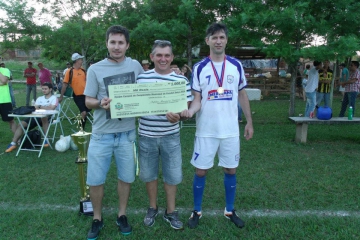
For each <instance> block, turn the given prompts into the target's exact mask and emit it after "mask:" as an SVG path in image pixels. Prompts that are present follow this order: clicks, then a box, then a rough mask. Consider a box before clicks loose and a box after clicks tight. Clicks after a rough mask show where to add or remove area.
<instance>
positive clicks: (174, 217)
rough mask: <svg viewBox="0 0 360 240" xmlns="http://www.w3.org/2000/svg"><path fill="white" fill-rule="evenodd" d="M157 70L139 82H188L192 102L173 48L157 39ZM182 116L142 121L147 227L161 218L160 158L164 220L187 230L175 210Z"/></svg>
mask: <svg viewBox="0 0 360 240" xmlns="http://www.w3.org/2000/svg"><path fill="white" fill-rule="evenodd" d="M150 58H151V60H152V62H154V65H155V68H154V69H152V70H150V71H146V72H145V73H143V74H140V75H139V76H138V78H137V83H139V84H141V83H155V82H164V81H166V82H173V81H185V82H186V89H187V100H188V102H189V101H191V91H190V84H189V81H188V80H187V78H186V77H184V76H183V75H178V74H176V73H174V72H173V71H172V70H171V68H170V64H171V62H172V61H173V59H174V55H173V52H172V45H171V43H170V42H169V41H166V40H156V41H155V42H154V45H153V47H152V52H151V54H150ZM179 120H180V115H179V114H178V113H172V112H168V113H167V114H166V115H154V116H143V117H141V118H140V120H139V129H138V132H139V161H140V174H139V176H140V179H141V180H142V181H144V182H145V183H146V190H147V193H148V196H149V203H150V204H149V205H150V206H149V208H148V210H147V214H146V216H145V218H144V224H145V226H149V227H150V226H152V225H153V224H154V223H155V217H156V216H157V215H158V206H157V202H156V200H157V191H158V190H157V189H158V180H157V179H158V173H159V159H161V161H162V164H161V165H162V176H163V181H164V189H165V192H166V198H167V199H166V200H167V201H166V205H167V206H166V210H165V213H164V216H163V218H164V220H166V221H167V222H169V223H170V226H171V227H172V228H174V229H183V223H182V222H181V221H180V219H179V216H178V212H177V211H176V210H175V197H176V190H177V184H179V183H181V181H182V158H181V144H180V133H179V132H180V127H179Z"/></svg>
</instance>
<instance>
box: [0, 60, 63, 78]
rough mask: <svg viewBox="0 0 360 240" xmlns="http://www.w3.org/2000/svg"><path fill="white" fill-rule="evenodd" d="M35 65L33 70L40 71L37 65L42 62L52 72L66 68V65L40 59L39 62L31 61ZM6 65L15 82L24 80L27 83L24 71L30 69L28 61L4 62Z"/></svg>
mask: <svg viewBox="0 0 360 240" xmlns="http://www.w3.org/2000/svg"><path fill="white" fill-rule="evenodd" d="M30 61H31V62H32V63H33V68H36V70H38V71H39V67H38V66H37V64H38V63H39V62H42V63H43V64H44V67H46V68H47V69H49V70H51V71H55V70H59V71H61V73H62V71H63V70H64V69H65V68H66V65H65V63H64V64H63V65H61V64H59V63H56V62H54V61H49V60H45V59H38V60H30ZM3 62H4V63H5V65H6V68H8V69H10V71H11V73H12V75H13V79H14V80H23V81H26V78H25V77H24V76H23V74H24V70H25V69H26V68H27V67H28V65H27V63H28V61H13V60H9V61H3Z"/></svg>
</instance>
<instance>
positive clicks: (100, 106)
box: [99, 99, 103, 108]
mask: <svg viewBox="0 0 360 240" xmlns="http://www.w3.org/2000/svg"><path fill="white" fill-rule="evenodd" d="M101 100H102V99H100V100H99V107H100V108H103V106H102V105H101Z"/></svg>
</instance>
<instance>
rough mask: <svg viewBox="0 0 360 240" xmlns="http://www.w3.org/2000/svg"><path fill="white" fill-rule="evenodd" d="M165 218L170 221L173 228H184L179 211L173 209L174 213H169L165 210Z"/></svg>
mask: <svg viewBox="0 0 360 240" xmlns="http://www.w3.org/2000/svg"><path fill="white" fill-rule="evenodd" d="M163 217H164V220H165V221H167V222H169V223H170V226H171V227H172V228H173V229H177V230H180V229H184V225H183V223H182V222H181V221H180V220H179V213H178V211H173V212H172V213H167V210H165V213H164V216H163Z"/></svg>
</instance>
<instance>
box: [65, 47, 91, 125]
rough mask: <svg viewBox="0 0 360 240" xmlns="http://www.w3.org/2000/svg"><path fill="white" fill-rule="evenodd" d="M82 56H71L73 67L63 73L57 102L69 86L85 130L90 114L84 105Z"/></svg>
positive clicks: (84, 76) (84, 80) (84, 77)
mask: <svg viewBox="0 0 360 240" xmlns="http://www.w3.org/2000/svg"><path fill="white" fill-rule="evenodd" d="M83 58H84V56H81V55H80V54H78V53H74V54H73V55H72V56H71V60H72V61H73V66H72V68H70V69H69V70H68V71H66V73H65V77H64V80H63V87H62V88H61V95H60V97H59V102H61V101H62V100H63V97H64V93H65V91H66V88H67V87H68V85H70V86H71V87H72V89H73V99H74V102H75V104H76V106H77V107H78V108H79V110H80V114H81V117H82V120H83V121H82V128H83V129H85V123H86V116H87V113H88V112H90V109H88V108H87V107H86V105H85V95H84V90H85V85H86V71H85V70H84V69H83V68H82V67H81V66H82V64H83Z"/></svg>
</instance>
